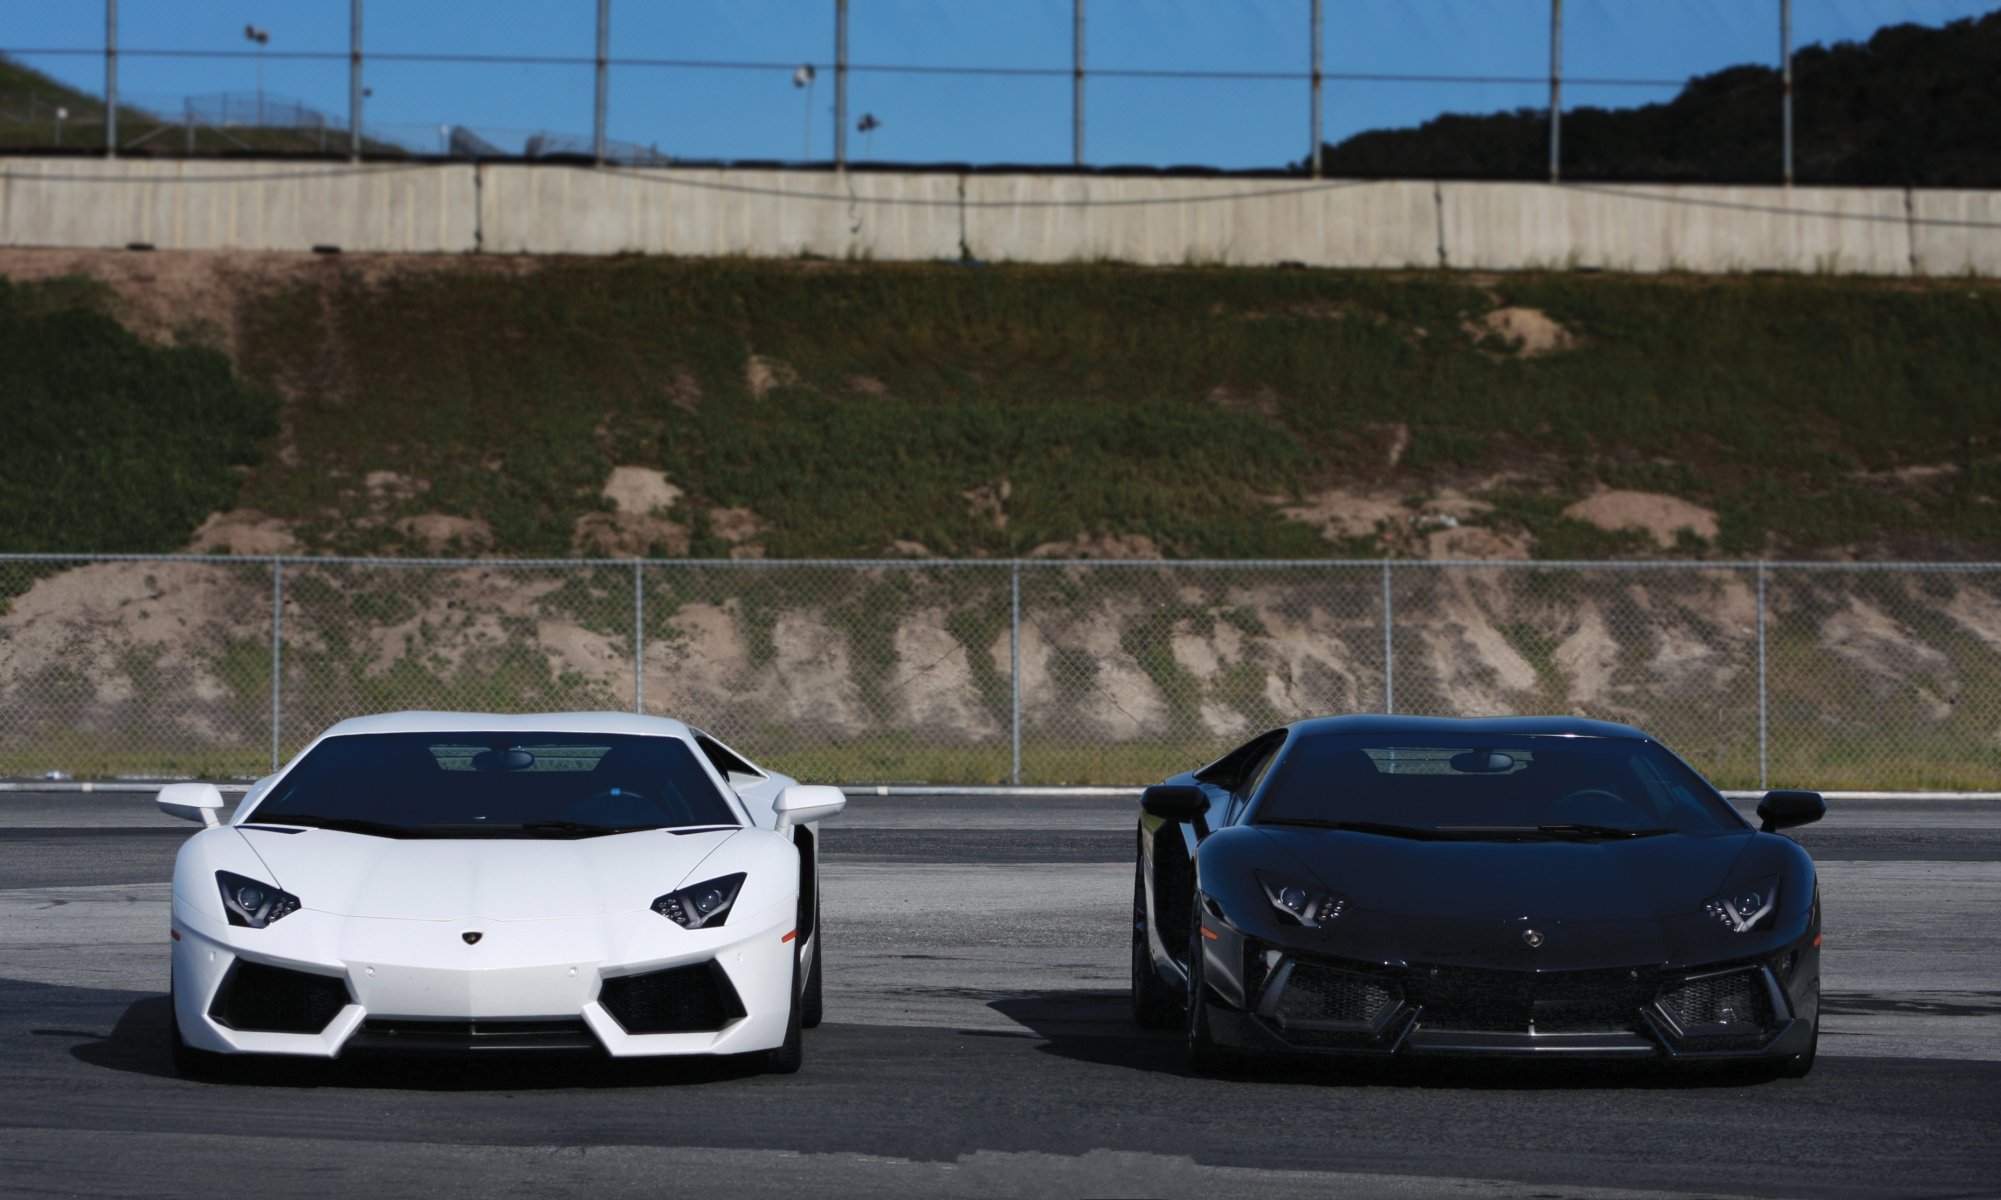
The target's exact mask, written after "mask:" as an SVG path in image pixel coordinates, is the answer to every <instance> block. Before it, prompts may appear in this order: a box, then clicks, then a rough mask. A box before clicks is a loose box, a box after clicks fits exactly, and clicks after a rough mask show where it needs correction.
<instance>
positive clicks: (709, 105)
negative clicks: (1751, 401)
mask: <svg viewBox="0 0 2001 1200" xmlns="http://www.w3.org/2000/svg"><path fill="white" fill-rule="evenodd" d="M850 7H851V17H850V24H849V47H850V50H849V53H850V58H851V59H852V61H853V62H855V63H856V64H871V63H879V64H899V65H903V64H922V65H933V66H938V65H944V66H982V67H996V66H1000V67H1046V68H1057V69H1061V70H1066V71H1067V69H1068V67H1069V65H1070V52H1071V5H1070V0H851V6H850ZM1996 7H1997V2H1996V0H1794V44H1795V45H1796V46H1803V45H1806V44H1808V43H1812V42H1823V41H1836V40H1846V39H1859V38H1866V37H1867V36H1868V35H1869V34H1870V33H1871V32H1872V31H1873V30H1875V29H1878V28H1880V27H1882V26H1883V25H1887V24H1895V23H1899V22H1904V21H1915V22H1920V23H1924V24H1930V25H1937V24H1943V23H1944V22H1946V21H1950V20H1954V19H1957V18H1960V17H1967V16H1975V15H1979V14H1981V13H1985V12H1989V11H1993V10H1994V9H1995V8H1996ZM1325 10H1326V35H1325V69H1326V70H1327V71H1328V72H1330V73H1340V72H1353V73H1372V74H1389V75H1411V74H1428V75H1488V76H1496V75H1498V76H1528V77H1538V78H1539V77H1541V76H1542V75H1543V74H1544V73H1545V72H1546V71H1547V69H1548V62H1549V7H1548V0H1325ZM596 12H597V5H596V0H369V3H368V6H367V9H366V16H365V24H366V30H365V37H364V40H363V45H364V49H365V51H366V52H368V53H371V54H388V53H406V54H411V53H426V52H437V51H441V52H447V53H456V54H487V55H537V56H557V57H561V56H575V57H577V58H579V59H588V58H589V57H590V56H591V55H592V54H593V52H594V43H595V36H596V34H595V30H596ZM1086 12H1087V17H1088V33H1087V39H1086V43H1087V51H1086V53H1087V58H1088V65H1089V66H1091V67H1101V68H1122V69H1158V68H1168V69H1196V70H1223V71H1267V70H1279V71H1298V72H1304V71H1306V70H1307V68H1308V65H1309V47H1310V41H1309V35H1308V14H1309V12H1310V7H1309V3H1308V0H1088V4H1087V9H1086ZM833 14H834V4H833V0H612V53H613V56H614V57H627V58H653V59H709V60H717V59H720V60H732V61H755V62H770V63H779V64H796V63H803V62H813V63H817V64H821V65H822V67H823V72H822V74H821V75H820V78H819V80H818V82H817V83H816V84H815V86H814V87H813V88H812V90H811V93H810V103H811V106H812V110H811V112H810V114H809V111H808V107H807V106H808V102H809V94H808V93H807V92H805V91H802V90H799V89H796V88H794V87H793V85H792V81H791V79H790V77H789V71H788V70H785V69H777V70H713V69H693V68H687V67H642V66H631V67H624V68H620V69H617V70H615V71H614V72H613V75H612V83H611V100H610V118H609V121H610V132H611V136H612V137H614V138H617V139H621V140H625V141H631V142H637V143H641V144H657V145H658V146H659V147H660V149H661V150H663V151H665V152H667V153H670V154H674V155H677V156H683V157H701V158H709V157H714V158H765V159H770V158H778V159H796V158H799V157H801V156H802V155H803V154H804V153H805V151H806V148H807V137H808V133H809V127H810V136H811V150H812V155H813V157H815V158H825V157H827V156H828V155H829V153H830V150H831V145H832V105H833V87H832V72H831V71H829V70H824V67H825V64H827V63H828V62H830V61H831V59H832V57H833V43H834V15H833ZM0 17H4V19H0V43H4V45H0V50H18V49H21V48H37V49H61V48H75V49H95V48H98V47H101V45H102V40H103V33H104V11H103V7H102V5H101V4H100V3H97V2H95V0H0ZM1565 17H1566V19H1565V33H1564V44H1565V55H1564V58H1565V66H1564V70H1565V74H1566V76H1568V77H1570V78H1571V79H1588V78H1619V79H1644V80H1660V81H1679V80H1682V79H1685V78H1687V77H1688V76H1690V75H1696V74H1702V73H1705V72H1708V71H1713V70H1716V69H1718V68H1720V67H1724V66H1729V65H1732V64H1735V63H1741V62H1753V61H1755V62H1775V61H1776V59H1777V55H1778V0H1566V4H1565ZM119 19H120V39H119V40H120V43H121V45H122V46H123V47H124V48H125V49H126V50H127V51H132V50H138V49H142V48H143V49H171V50H181V51H224V52H241V51H245V50H248V49H249V48H250V47H249V46H248V44H247V43H246V42H245V41H244V40H243V27H244V25H245V24H246V23H255V24H257V25H260V26H264V27H266V28H268V29H269V30H270V31H271V35H272V39H271V44H270V48H271V50H272V51H273V52H278V51H295V52H297V51H304V52H324V53H328V54H331V55H337V56H339V58H338V59H335V60H329V61H297V60H283V59H276V58H274V59H272V60H270V61H269V62H267V64H266V67H265V86H266V88H267V89H268V91H269V92H270V93H271V94H273V95H283V96H287V97H296V98H298V99H301V100H304V101H305V102H307V103H308V104H312V105H314V106H317V107H320V108H323V109H325V110H327V111H329V112H332V113H336V114H342V113H345V111H346V104H347V99H346V97H347V74H346V64H345V61H344V58H345V54H346V49H347V37H348V3H347V0H121V4H120V14H119ZM18 57H21V58H23V59H25V60H26V61H28V62H30V63H32V64H33V65H35V66H37V67H39V68H41V69H43V70H45V71H47V72H49V73H50V74H52V75H54V76H56V77H57V78H59V79H62V80H64V81H66V82H70V83H73V84H76V85H77V86H80V87H84V88H88V89H90V90H93V91H95V90H97V89H98V88H100V87H101V85H102V79H103V65H102V61H101V59H99V58H96V57H69V56H62V55H49V54H32V53H30V54H21V55H18ZM366 82H367V84H368V86H369V87H370V88H371V89H372V91H373V96H372V97H371V99H370V100H369V103H368V110H367V118H366V119H367V121H368V123H369V126H370V128H371V129H375V130H379V131H380V132H383V133H389V134H392V135H394V136H396V137H397V138H398V139H399V140H405V141H410V142H412V143H414V144H418V145H423V144H426V140H427V139H429V140H430V141H433V142H434V141H435V139H436V136H437V134H436V130H437V127H438V126H439V125H440V124H453V125H466V126H470V127H472V128H474V129H476V130H480V131H482V132H484V133H486V134H487V136H489V138H490V139H491V140H493V141H494V142H496V143H497V144H499V145H501V146H503V147H505V148H508V149H518V148H519V146H520V144H521V140H522V138H523V137H524V136H525V135H527V134H529V133H532V132H536V131H542V130H547V131H552V132H558V133H568V134H574V135H580V136H588V134H589V133H590V129H591V118H592V86H593V84H592V72H591V69H590V67H589V66H588V65H582V64H579V65H546V64H535V65H519V64H498V65H496V64H439V63H410V62H391V61H381V60H378V61H373V62H370V63H369V64H368V66H367V71H366ZM120 86H121V90H122V91H123V93H124V94H125V95H127V96H128V97H130V98H132V99H133V100H134V101H135V102H137V103H142V104H150V105H152V106H154V107H156V108H159V109H163V110H172V109H174V108H177V107H178V106H179V100H178V98H179V97H181V96H184V95H189V94H207V93H214V92H219V91H234V92H254V91H255V89H256V86H257V65H256V62H255V60H254V59H250V58H206V59H204V58H147V57H143V56H137V55H130V54H128V56H126V57H125V58H123V59H122V60H121V66H120ZM1675 90H1676V88H1675V84H1674V82H1668V83H1666V84H1664V85H1662V86H1649V87H1626V86H1608V85H1591V84H1587V83H1570V82H1567V83H1566V85H1565V89H1564V99H1565V105H1566V107H1575V106H1580V105H1603V106H1614V105H1627V104H1641V103H1648V102H1652V101H1658V100H1665V99H1667V98H1669V97H1671V96H1672V95H1673V94H1674V92H1675ZM1545 97H1546V86H1545V85H1542V84H1506V83H1412V82H1362V81H1340V80H1331V81H1329V82H1328V83H1327V85H1326V88H1325V98H1324V104H1323V110H1322V113H1323V121H1324V123H1325V126H1324V127H1325V131H1326V134H1327V136H1328V137H1329V139H1330V140H1339V139H1340V138H1341V137H1343V136H1345V135H1347V134H1349V133H1353V132H1356V131H1358V130H1362V129H1371V128H1381V127H1386V126H1401V125H1410V124H1415V123H1417V122H1419V121H1422V120H1425V119H1426V118H1429V117H1432V116H1435V115H1437V114H1439V113H1441V112H1448V111H1450V112H1489V111H1493V110H1496V109H1503V108H1512V107H1518V106H1531V107H1536V106H1540V105H1541V104H1542V103H1543V102H1544V99H1545ZM849 109H850V120H851V121H852V120H855V119H858V118H859V117H860V115H861V114H863V113H873V114H875V116H876V117H877V118H878V119H879V120H880V121H881V123H882V124H881V129H880V130H879V131H878V132H877V133H875V134H874V135H873V136H872V137H870V138H863V137H861V136H859V135H856V134H850V139H849V152H850V154H851V156H852V157H854V158H857V159H859V158H864V157H871V158H875V159H882V160H897V161H908V162H965V161H971V162H1020V163H1037V162H1067V161H1069V158H1070V81H1069V79H1068V78H1067V76H1063V77H1049V78H1019V77H1015V78H993V77H979V76H936V75H895V74H875V73H869V72H856V73H855V74H853V75H852V76H851V78H850V84H849ZM1309 116H1310V99H1309V92H1308V89H1307V85H1306V83H1305V82H1304V81H1303V80H1280V81H1262V80H1185V79H1176V80H1159V79H1095V80H1092V81H1091V82H1090V84H1089V93H1088V97H1087V100H1086V122H1087V126H1088V129H1087V134H1086V156H1087V159H1088V160H1089V161H1091V162H1093V163H1096V164H1100V165H1110V164H1128V163H1129V164H1149V165H1172V164H1178V163H1199V164H1208V165H1215V166H1224V167H1259V166H1276V165H1279V164H1282V163H1284V162H1287V161H1291V160H1297V159H1298V158H1300V157H1301V156H1302V155H1303V154H1304V153H1305V150H1306V147H1307V145H1308V136H1307V128H1308V125H1307V123H1308V120H1309Z"/></svg>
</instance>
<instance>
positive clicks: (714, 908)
mask: <svg viewBox="0 0 2001 1200" xmlns="http://www.w3.org/2000/svg"><path fill="white" fill-rule="evenodd" d="M746 878H748V876H746V875H745V874H744V873H743V872H742V871H738V872H737V873H736V874H734V875H719V876H717V877H716V878H714V879H705V880H703V881H702V882H700V883H697V884H691V885H690V886H688V887H684V888H682V889H680V890H679V891H673V892H668V893H667V894H666V895H664V896H662V897H660V898H659V899H658V900H655V901H654V902H653V911H654V912H657V913H659V914H660V915H661V916H663V917H666V918H667V919H668V920H670V921H672V922H674V923H675V924H676V925H679V926H680V927H681V928H683V929H707V928H708V927H709V926H711V925H721V924H722V923H723V922H724V921H727V920H729V915H730V908H731V907H732V906H734V905H735V904H736V894H737V893H738V892H740V891H742V890H743V881H744V880H745V879H746Z"/></svg>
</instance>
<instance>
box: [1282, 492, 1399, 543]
mask: <svg viewBox="0 0 2001 1200" xmlns="http://www.w3.org/2000/svg"><path fill="white" fill-rule="evenodd" d="M1278 515H1279V516H1281V517H1284V518H1285V519H1286V520H1288V521H1298V522H1301V523H1302V524H1306V525H1311V526H1313V527H1314V528H1316V529H1318V530H1320V536H1321V537H1323V538H1325V539H1326V540H1328V541H1330V542H1337V541H1342V540H1344V539H1347V538H1367V537H1378V536H1380V535H1381V534H1383V533H1384V532H1385V531H1386V530H1387V529H1390V528H1394V527H1396V526H1399V525H1401V524H1403V523H1404V522H1405V521H1406V520H1408V519H1409V517H1410V515H1411V510H1410V509H1408V508H1406V507H1405V506H1404V503H1403V500H1402V498H1401V497H1398V496H1392V495H1389V494H1386V493H1381V492H1375V493H1371V492H1356V491H1349V490H1348V489H1346V488H1332V489H1329V490H1328V491H1324V492H1319V493H1316V494H1314V495H1311V496H1305V497H1302V498H1301V499H1300V500H1299V502H1298V503H1295V504H1282V505H1280V507H1279V510H1278Z"/></svg>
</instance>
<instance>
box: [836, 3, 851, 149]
mask: <svg viewBox="0 0 2001 1200" xmlns="http://www.w3.org/2000/svg"><path fill="white" fill-rule="evenodd" d="M834 169H835V170H836V171H845V170H847V169H848V0H834Z"/></svg>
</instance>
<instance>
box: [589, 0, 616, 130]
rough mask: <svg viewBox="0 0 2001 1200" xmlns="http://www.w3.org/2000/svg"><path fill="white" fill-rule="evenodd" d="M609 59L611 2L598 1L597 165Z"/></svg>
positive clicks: (595, 120) (594, 119) (607, 0)
mask: <svg viewBox="0 0 2001 1200" xmlns="http://www.w3.org/2000/svg"><path fill="white" fill-rule="evenodd" d="M610 57H611V0H598V94H597V108H596V116H595V117H594V118H593V123H592V128H593V129H594V130H595V133H594V134H593V137H592V146H593V148H594V153H595V155H596V158H597V165H598V166H600V167H602V166H603V165H604V106H605V90H606V74H607V71H608V68H607V67H606V64H605V60H606V59H608V58H610Z"/></svg>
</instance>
